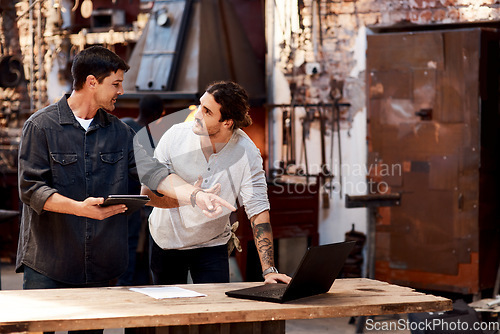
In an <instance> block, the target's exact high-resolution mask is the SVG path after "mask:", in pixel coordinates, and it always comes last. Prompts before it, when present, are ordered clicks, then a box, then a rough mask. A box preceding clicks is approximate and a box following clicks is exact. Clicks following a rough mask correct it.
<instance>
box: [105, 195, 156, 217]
mask: <svg viewBox="0 0 500 334" xmlns="http://www.w3.org/2000/svg"><path fill="white" fill-rule="evenodd" d="M147 202H149V197H148V196H146V195H109V196H108V197H107V198H106V199H105V200H104V203H102V204H101V206H109V205H116V204H125V205H126V206H127V208H128V210H127V211H126V212H125V214H127V215H129V214H131V213H133V212H135V211H137V210H139V209H140V208H142V207H143V206H144V205H145V204H146V203H147Z"/></svg>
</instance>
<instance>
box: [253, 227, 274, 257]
mask: <svg viewBox="0 0 500 334" xmlns="http://www.w3.org/2000/svg"><path fill="white" fill-rule="evenodd" d="M252 228H253V236H254V240H255V246H256V247H257V251H258V252H259V255H260V258H261V261H262V264H263V265H267V266H274V249H273V232H272V229H271V224H270V223H261V224H255V221H252Z"/></svg>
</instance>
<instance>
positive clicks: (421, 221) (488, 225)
mask: <svg viewBox="0 0 500 334" xmlns="http://www.w3.org/2000/svg"><path fill="white" fill-rule="evenodd" d="M499 40H500V38H499V33H498V31H496V30H494V29H486V28H467V29H454V30H436V31H419V32H396V33H395V32H391V33H382V34H375V35H369V36H368V49H367V72H366V75H367V109H368V118H369V121H368V131H369V159H368V160H369V164H370V166H372V167H377V168H370V169H369V170H372V171H373V172H372V173H371V175H370V176H369V177H370V182H374V183H375V182H376V184H377V187H376V189H378V190H379V191H382V192H384V191H387V192H389V193H400V194H401V205H400V206H396V207H389V208H381V209H379V212H378V218H377V222H376V227H375V228H376V236H375V238H376V270H375V278H376V279H381V280H384V281H388V282H392V283H397V284H402V285H407V286H411V287H414V288H420V289H428V290H438V291H449V292H458V293H464V294H471V293H478V292H480V291H481V290H483V289H486V288H490V287H492V286H493V284H494V281H495V278H496V277H495V276H496V270H497V268H498V262H499V253H500V220H499V203H500V201H499V199H500V198H499V197H500V196H499V195H498V193H499V190H498V189H499V187H498V186H499V185H500V182H499V179H500V177H499V174H500V169H499V167H500V135H499V133H500V131H499V127H500V125H499V120H500V117H499V99H498V96H499V81H500V75H499V64H500V57H499Z"/></svg>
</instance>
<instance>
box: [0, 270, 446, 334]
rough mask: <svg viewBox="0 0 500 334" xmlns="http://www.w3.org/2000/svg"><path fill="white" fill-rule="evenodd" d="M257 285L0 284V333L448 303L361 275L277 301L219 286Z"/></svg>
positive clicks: (387, 310) (441, 307)
mask: <svg viewBox="0 0 500 334" xmlns="http://www.w3.org/2000/svg"><path fill="white" fill-rule="evenodd" d="M258 284H260V283H228V284H196V285H178V287H182V288H186V289H189V290H193V291H197V292H200V293H203V294H206V295H207V296H206V297H194V298H178V299H154V298H152V297H149V296H147V295H144V294H141V293H138V292H134V291H130V290H129V288H128V287H110V288H85V289H57V290H9V291H0V332H2V333H3V332H13V331H15V332H19V331H32V332H38V331H62V330H79V329H96V328H127V327H158V326H174V325H175V326H177V325H195V324H213V323H233V322H255V321H269V320H287V319H313V318H333V317H350V316H362V315H364V316H370V315H383V314H397V313H414V312H431V311H446V310H451V309H452V302H451V300H449V299H446V298H442V297H437V296H433V295H428V294H423V293H419V292H415V291H414V290H413V289H411V288H406V287H401V286H397V285H392V284H388V283H385V282H380V281H376V280H370V279H365V278H350V279H338V280H336V281H335V283H334V284H333V286H332V289H331V290H330V292H329V293H327V294H323V295H319V296H313V297H307V298H302V299H299V300H296V301H292V302H287V303H284V304H278V303H270V302H258V301H252V300H244V299H236V298H231V297H227V296H226V295H225V293H224V292H225V291H228V290H233V289H240V288H244V287H249V286H254V285H258ZM149 287H151V286H149Z"/></svg>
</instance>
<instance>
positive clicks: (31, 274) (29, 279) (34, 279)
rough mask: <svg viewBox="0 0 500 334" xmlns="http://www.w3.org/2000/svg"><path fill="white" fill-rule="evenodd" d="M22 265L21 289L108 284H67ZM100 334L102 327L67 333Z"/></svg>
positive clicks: (102, 285) (100, 285)
mask: <svg viewBox="0 0 500 334" xmlns="http://www.w3.org/2000/svg"><path fill="white" fill-rule="evenodd" d="M23 267H24V278H23V289H24V290H29V289H63V288H84V287H104V286H108V285H109V284H107V283H94V284H79V285H74V284H67V283H63V282H59V281H56V280H53V279H52V278H49V277H47V276H45V275H43V274H40V273H39V272H37V271H35V270H33V269H31V268H30V267H28V266H23ZM45 333H53V332H45ZM70 333H72V334H73V333H74V334H79V333H81V334H84V333H85V334H101V333H103V330H102V329H95V330H85V331H83V330H82V331H69V332H68V334H70Z"/></svg>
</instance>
